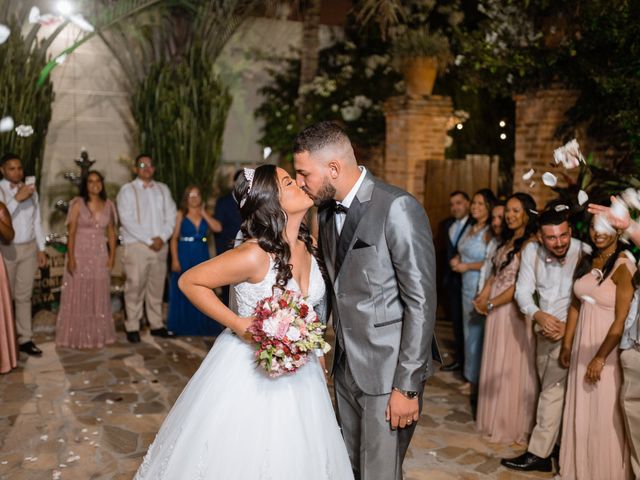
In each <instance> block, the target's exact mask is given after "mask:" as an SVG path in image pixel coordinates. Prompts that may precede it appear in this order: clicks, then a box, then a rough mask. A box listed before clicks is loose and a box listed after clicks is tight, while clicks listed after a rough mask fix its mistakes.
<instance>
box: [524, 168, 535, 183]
mask: <svg viewBox="0 0 640 480" xmlns="http://www.w3.org/2000/svg"><path fill="white" fill-rule="evenodd" d="M534 173H535V170H534V169H533V168H532V169H530V170H529V171H528V172H527V173H525V174H524V175H522V180H523V181H525V182H528V181H529V180H531V177H533V174H534Z"/></svg>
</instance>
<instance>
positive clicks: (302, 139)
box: [293, 121, 351, 154]
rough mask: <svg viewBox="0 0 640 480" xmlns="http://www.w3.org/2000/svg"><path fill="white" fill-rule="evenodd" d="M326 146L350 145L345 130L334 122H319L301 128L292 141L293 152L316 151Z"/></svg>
mask: <svg viewBox="0 0 640 480" xmlns="http://www.w3.org/2000/svg"><path fill="white" fill-rule="evenodd" d="M328 146H339V147H343V148H344V147H347V146H348V147H350V148H351V140H349V136H348V135H347V134H346V132H345V131H344V130H343V129H342V128H340V127H339V126H338V125H337V124H336V123H334V122H329V121H325V122H319V123H316V124H314V125H311V126H309V127H307V128H305V129H304V130H302V131H301V132H300V133H298V135H296V138H295V140H294V141H293V153H294V154H296V153H302V152H309V153H313V152H317V151H318V150H322V149H323V148H325V147H328Z"/></svg>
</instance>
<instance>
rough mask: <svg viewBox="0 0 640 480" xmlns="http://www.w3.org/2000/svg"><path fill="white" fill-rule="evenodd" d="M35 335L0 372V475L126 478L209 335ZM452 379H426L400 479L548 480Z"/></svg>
mask: <svg viewBox="0 0 640 480" xmlns="http://www.w3.org/2000/svg"><path fill="white" fill-rule="evenodd" d="M35 341H36V343H37V344H38V345H39V346H40V347H41V348H42V349H43V350H44V355H43V356H42V357H41V358H27V357H26V355H24V354H23V355H22V356H21V359H20V365H19V367H18V368H17V369H16V370H14V371H12V372H11V373H9V374H7V375H1V376H0V479H11V480H22V479H24V480H27V479H28V480H40V479H43V480H44V479H74V480H76V479H115V480H124V479H127V480H128V479H131V478H132V477H133V474H134V472H135V471H136V469H137V467H138V465H139V464H140V462H141V461H142V457H143V455H144V453H145V451H146V448H147V446H148V445H149V443H150V442H151V441H152V439H153V438H154V436H155V434H156V432H157V430H158V428H159V426H160V424H161V423H162V420H163V418H164V417H165V415H166V413H167V412H168V410H169V408H170V407H171V405H172V404H173V402H174V401H175V399H176V398H177V396H178V395H179V393H180V391H181V390H182V388H183V387H184V385H185V384H186V382H187V381H188V380H189V378H190V377H191V375H192V374H193V373H194V372H195V371H196V369H197V368H198V366H199V364H200V362H201V361H202V359H203V358H204V356H205V355H206V353H207V351H208V350H209V348H210V346H211V344H212V342H213V339H208V338H198V337H193V338H186V337H185V338H180V339H177V340H159V339H156V338H154V337H151V336H149V334H148V333H144V334H143V336H142V343H141V344H138V345H130V344H129V343H127V341H126V339H125V336H124V333H122V332H121V331H120V332H118V342H117V343H116V344H115V345H113V346H110V347H108V348H106V349H104V350H101V351H93V350H92V351H73V350H66V349H56V348H55V345H54V343H53V338H52V337H51V335H50V334H49V335H47V334H44V333H41V334H38V335H37V336H36V338H35ZM459 384H460V380H459V379H458V378H456V377H455V376H454V375H453V374H450V373H438V374H436V376H435V377H434V378H433V379H431V381H430V382H429V385H428V386H427V390H426V403H425V409H424V413H423V415H422V418H421V419H420V423H419V425H418V427H417V431H416V435H415V437H414V440H413V443H412V446H411V449H410V450H409V453H408V458H407V459H406V461H405V471H406V475H405V479H406V480H422V479H429V480H444V479H467V480H471V479H478V480H480V479H489V478H494V479H501V480H507V479H530V478H551V477H552V475H542V474H541V475H537V476H536V475H520V474H514V473H512V472H510V471H507V470H505V469H504V468H502V467H500V465H499V458H500V457H501V456H507V455H511V454H513V453H514V452H515V453H518V450H517V447H516V448H511V447H510V446H504V445H491V444H488V443H486V442H484V441H483V440H482V438H481V437H480V436H478V435H477V434H476V433H475V432H474V426H473V422H472V419H471V415H470V410H469V407H468V401H467V398H466V397H463V396H462V395H460V394H459V393H457V390H456V388H455V387H456V386H457V385H459ZM176 480H188V479H176ZM247 480H253V479H247Z"/></svg>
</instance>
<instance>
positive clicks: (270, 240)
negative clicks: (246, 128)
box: [233, 165, 325, 289]
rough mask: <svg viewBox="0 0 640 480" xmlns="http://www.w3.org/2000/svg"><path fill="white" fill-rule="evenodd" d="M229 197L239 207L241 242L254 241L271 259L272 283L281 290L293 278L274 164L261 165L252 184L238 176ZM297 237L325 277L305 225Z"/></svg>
mask: <svg viewBox="0 0 640 480" xmlns="http://www.w3.org/2000/svg"><path fill="white" fill-rule="evenodd" d="M233 197H234V198H235V199H236V201H237V202H238V205H240V217H241V219H242V224H241V225H240V231H241V232H242V236H243V241H247V240H250V239H254V240H257V242H258V245H260V247H261V248H262V249H263V250H264V251H265V252H267V253H270V254H272V255H273V257H274V263H275V268H276V272H277V273H276V283H275V285H274V287H278V288H281V289H285V288H286V286H287V283H288V282H289V280H290V279H291V277H292V276H293V275H292V273H291V268H292V266H291V264H290V263H289V260H290V259H291V248H290V247H289V244H288V243H287V241H286V240H285V237H284V233H285V228H286V225H287V215H286V213H285V212H284V210H282V207H281V206H280V187H279V183H278V173H277V169H276V167H275V165H261V166H259V167H258V168H256V169H255V173H254V176H253V183H252V184H251V189H249V181H248V180H247V179H246V178H245V176H244V175H240V176H239V177H238V180H237V181H236V184H235V188H234V190H233ZM298 238H299V239H300V240H302V241H303V242H304V243H305V245H306V247H307V250H308V251H309V253H311V255H313V256H314V257H315V258H316V260H317V262H318V265H319V266H320V270H321V272H322V274H323V276H325V268H324V263H323V262H322V258H321V257H320V252H319V250H318V249H317V248H316V247H315V246H314V245H313V239H312V238H311V234H310V233H309V227H308V226H307V225H306V223H305V222H302V224H301V225H300V231H299V232H298Z"/></svg>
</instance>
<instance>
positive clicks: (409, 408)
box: [385, 390, 420, 430]
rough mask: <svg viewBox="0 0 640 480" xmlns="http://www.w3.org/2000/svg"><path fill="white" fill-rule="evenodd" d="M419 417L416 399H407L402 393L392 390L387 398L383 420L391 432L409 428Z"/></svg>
mask: <svg viewBox="0 0 640 480" xmlns="http://www.w3.org/2000/svg"><path fill="white" fill-rule="evenodd" d="M419 417H420V406H419V404H418V398H407V397H405V396H404V395H403V394H402V393H400V392H398V391H396V390H393V391H392V392H391V395H390V396H389V403H388V404H387V409H386V411H385V418H386V419H387V422H389V424H390V426H391V430H396V429H397V428H405V427H410V426H411V425H413V424H414V423H416V422H417V421H418V418H419Z"/></svg>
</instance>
